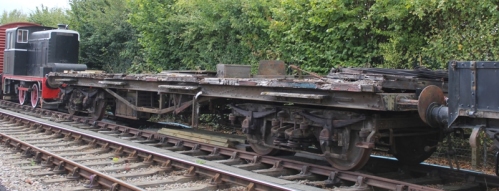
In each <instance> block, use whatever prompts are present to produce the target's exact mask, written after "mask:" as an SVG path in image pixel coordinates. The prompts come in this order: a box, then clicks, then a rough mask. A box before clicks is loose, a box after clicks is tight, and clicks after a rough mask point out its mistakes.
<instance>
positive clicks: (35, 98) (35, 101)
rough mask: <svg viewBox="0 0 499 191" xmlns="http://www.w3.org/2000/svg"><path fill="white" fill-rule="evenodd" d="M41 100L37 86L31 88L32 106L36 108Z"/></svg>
mask: <svg viewBox="0 0 499 191" xmlns="http://www.w3.org/2000/svg"><path fill="white" fill-rule="evenodd" d="M39 100H40V92H39V89H38V85H37V84H33V86H31V106H32V107H33V108H36V106H38V101H39Z"/></svg>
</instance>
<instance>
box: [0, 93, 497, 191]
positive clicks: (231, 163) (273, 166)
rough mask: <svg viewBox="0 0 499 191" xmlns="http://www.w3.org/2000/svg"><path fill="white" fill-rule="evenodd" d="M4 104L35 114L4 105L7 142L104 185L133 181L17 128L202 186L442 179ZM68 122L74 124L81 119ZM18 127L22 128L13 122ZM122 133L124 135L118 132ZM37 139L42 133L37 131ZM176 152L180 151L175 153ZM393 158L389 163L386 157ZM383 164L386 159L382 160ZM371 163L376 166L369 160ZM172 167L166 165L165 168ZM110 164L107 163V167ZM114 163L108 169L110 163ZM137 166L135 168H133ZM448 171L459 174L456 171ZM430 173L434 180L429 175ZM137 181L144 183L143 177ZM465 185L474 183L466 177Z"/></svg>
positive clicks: (360, 184)
mask: <svg viewBox="0 0 499 191" xmlns="http://www.w3.org/2000/svg"><path fill="white" fill-rule="evenodd" d="M0 104H1V105H2V106H3V107H4V108H10V109H13V110H15V111H18V112H21V113H29V114H31V115H34V116H36V117H27V116H23V115H21V114H19V113H14V112H9V111H0V113H2V114H0V117H3V118H4V120H7V121H8V122H9V123H12V122H14V123H16V124H17V125H16V126H12V125H10V126H11V127H4V128H2V129H1V130H0V133H2V134H1V135H2V141H3V142H6V143H8V144H9V145H11V146H13V147H14V148H15V149H16V150H17V151H20V152H21V153H24V156H23V157H27V156H30V155H34V157H35V159H34V161H35V162H40V163H41V164H45V166H47V165H56V167H59V168H60V166H61V165H60V164H61V163H63V164H64V165H63V166H64V169H65V170H64V172H70V174H71V173H73V174H75V173H74V172H75V169H77V171H78V172H77V173H78V174H79V176H77V177H78V178H83V179H88V180H87V181H89V182H92V180H94V181H93V182H94V184H95V185H94V186H99V187H101V188H113V186H114V187H119V188H120V189H123V188H128V187H127V185H121V184H123V182H120V179H117V178H113V176H110V175H108V174H104V173H102V172H100V171H98V170H93V169H95V168H94V167H91V168H90V167H87V166H89V164H88V163H87V164H86V166H82V167H78V168H76V167H77V166H76V165H77V164H73V162H74V160H69V159H65V160H67V161H64V158H62V157H60V158H58V157H54V156H53V157H52V158H51V159H52V162H46V161H47V160H49V158H50V157H49V155H50V154H56V153H53V152H46V153H43V154H37V152H36V151H40V149H41V148H38V147H36V146H35V145H30V144H29V143H26V142H25V143H21V142H23V140H20V139H19V138H15V137H11V136H14V135H16V136H24V135H23V133H24V134H25V133H26V131H27V130H34V131H39V132H40V133H44V134H53V135H51V136H47V137H46V138H47V139H45V140H44V141H50V140H51V139H53V138H57V139H60V140H61V141H64V140H66V141H69V142H71V143H75V142H79V143H83V144H87V145H86V146H81V145H80V146H79V149H82V151H81V152H85V153H86V152H89V151H87V150H86V149H90V148H95V149H94V151H93V152H97V153H100V154H99V156H102V157H104V156H105V157H104V159H109V158H111V159H112V161H111V162H112V163H116V164H115V165H121V166H118V167H113V168H114V170H116V168H119V169H118V170H120V171H123V170H125V171H127V169H126V168H129V169H128V170H132V168H131V167H133V168H134V169H133V170H137V169H135V168H139V167H140V168H143V167H144V164H145V165H146V166H147V167H150V166H151V165H152V167H150V168H151V169H149V170H146V171H150V172H155V174H157V173H165V172H166V171H170V170H171V169H181V170H183V171H184V175H182V177H198V176H199V175H201V176H203V177H207V178H205V179H203V180H204V182H203V180H202V181H201V182H202V184H201V185H200V188H202V189H207V188H218V186H221V185H228V184H230V185H237V186H242V187H243V188H246V189H248V190H251V189H254V190H293V189H295V190H312V189H317V188H316V187H324V186H332V185H340V184H341V183H343V184H344V185H348V186H349V185H352V184H354V185H353V186H349V187H348V189H355V190H371V187H375V188H381V189H388V190H439V189H436V188H432V187H427V186H423V185H426V184H438V183H435V180H434V179H435V178H432V177H424V176H423V177H419V178H418V179H420V180H419V182H418V181H416V179H414V178H412V179H411V180H412V181H413V182H416V183H419V185H418V184H416V183H410V181H407V180H393V174H392V175H391V176H392V177H390V178H392V179H389V178H383V176H385V175H383V174H381V173H379V174H377V175H376V176H375V175H369V174H367V173H359V172H348V171H338V170H336V169H333V168H331V167H328V166H326V165H316V164H313V163H319V162H317V161H314V162H313V163H310V162H302V161H300V160H303V159H297V158H296V157H270V156H257V155H256V154H254V153H251V152H244V151H239V150H235V149H230V148H221V147H215V146H212V145H209V144H203V143H199V142H194V141H189V140H184V139H179V138H175V137H171V136H166V135H160V134H157V133H155V132H149V131H142V130H138V129H133V128H129V127H125V126H120V125H116V124H110V123H106V122H100V121H98V122H94V121H91V120H89V119H88V118H86V117H79V116H71V115H67V114H64V113H58V112H51V111H47V110H41V109H32V108H30V107H24V106H19V105H17V104H14V103H11V102H1V103H0ZM40 118H42V119H40ZM46 119H51V120H55V121H57V122H50V121H47V120H46ZM61 123H65V124H61ZM69 125H73V126H74V127H71V126H69ZM4 126H5V125H4ZM8 126H9V125H8ZM14 127H15V128H17V129H14ZM9 133H10V135H9ZM12 133H14V134H12ZM118 136H119V137H120V138H117V137H118ZM49 137H50V139H49ZM25 139H28V138H25ZM123 139H126V140H123ZM75 140H76V141H75ZM31 141H35V140H33V139H32V140H31ZM40 144H41V143H40ZM74 149H76V148H74ZM66 150H67V149H66ZM60 152H64V151H60ZM40 155H41V156H40ZM116 155H119V156H120V157H116ZM186 155H190V156H186ZM123 156H125V158H123ZM172 156H175V157H173V158H171V157H172ZM192 156H196V157H192ZM106 157H107V158H106ZM168 157H170V158H168ZM94 158H95V157H94ZM185 158H189V159H188V160H187V161H186V163H182V162H180V159H185ZM56 159H57V160H56ZM81 160H83V159H81ZM84 160H87V159H84ZM95 160H100V159H95ZM61 161H63V162H61ZM77 161H78V160H77ZM136 161H140V162H136ZM168 161H169V162H168ZM381 161H383V160H381ZM386 161H389V160H386ZM386 161H385V162H384V163H386ZM94 163H97V166H98V165H99V164H101V163H106V164H109V163H110V161H109V160H108V161H102V162H99V161H97V162H95V161H94ZM23 164H27V162H24V163H23ZM92 164H93V163H92V162H90V165H92ZM127 164H128V165H129V166H128V167H127V166H126V165H127ZM371 164H372V163H371ZM378 164H380V163H379V162H378ZM123 165H124V166H123ZM390 165H391V166H392V167H393V164H390V163H388V166H390ZM42 166H43V165H42ZM367 166H370V165H369V163H368V165H367ZM378 166H381V165H378ZM395 166H396V165H395ZM37 167H38V166H37ZM207 167H211V168H212V170H216V169H225V171H224V172H209V171H208V170H207ZM33 168H35V167H33ZM165 168H166V169H167V170H163V169H165ZM413 168H414V169H416V170H421V169H422V168H418V167H413ZM428 168H429V167H428ZM428 168H425V169H426V170H427V171H426V172H432V173H431V175H432V176H433V177H435V174H436V175H437V176H438V177H439V179H440V181H447V180H453V181H462V180H463V178H464V180H469V177H472V178H473V181H472V182H473V183H475V185H478V186H480V185H482V183H483V182H485V184H486V183H487V182H488V183H489V184H487V185H492V186H499V185H495V183H498V182H499V181H498V179H495V178H494V177H493V176H487V175H480V174H477V173H474V172H465V171H457V172H456V171H452V170H449V169H447V170H445V168H440V169H438V170H436V169H437V167H435V169H428ZM101 169H102V168H101ZM103 169H104V171H106V168H103ZM60 170H62V169H60ZM107 170H108V171H109V169H107ZM139 171H140V170H139ZM56 172H57V171H56ZM450 172H452V173H450ZM173 173H174V174H178V171H174V172H173ZM131 174H132V175H133V173H131ZM387 174H389V173H387ZM423 174H424V173H423ZM132 175H130V176H132ZM231 175H235V176H236V177H235V178H234V177H231ZM262 175H265V176H262ZM449 176H451V177H454V178H450V177H449ZM96 177H98V178H96ZM106 177H109V178H106ZM118 177H119V176H118ZM132 177H133V176H132ZM248 177H263V178H261V179H264V180H261V179H260V180H259V179H253V178H248ZM277 177H279V178H277ZM385 177H389V176H385ZM122 178H123V177H122ZM64 179H67V178H64ZM186 179H188V178H186ZM421 179H426V181H422V180H421ZM430 179H431V180H432V181H428V180H430ZM95 180H98V181H97V183H95ZM235 180H237V181H235ZM299 181H300V182H301V183H306V184H308V185H314V186H315V187H310V186H307V185H304V184H301V183H300V182H299ZM203 183H204V184H203ZM491 183H492V184H491ZM86 185H87V187H88V185H92V184H90V183H87V184H86ZM137 185H139V186H140V185H143V184H137ZM128 186H129V187H130V188H132V189H131V190H134V189H137V186H136V185H135V186H136V187H132V186H134V185H128ZM464 186H468V185H467V184H465V185H464ZM142 187H143V186H142Z"/></svg>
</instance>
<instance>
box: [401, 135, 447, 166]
mask: <svg viewBox="0 0 499 191" xmlns="http://www.w3.org/2000/svg"><path fill="white" fill-rule="evenodd" d="M394 142H395V148H396V149H397V152H396V153H394V154H393V156H394V157H395V158H397V160H398V161H399V162H400V163H402V164H406V165H415V164H419V163H421V162H423V161H425V160H426V159H427V158H428V157H430V156H431V155H432V154H433V152H435V151H436V150H437V148H436V147H433V148H429V149H428V150H426V151H425V147H426V146H434V145H436V144H437V143H438V135H437V134H435V135H420V136H410V137H394Z"/></svg>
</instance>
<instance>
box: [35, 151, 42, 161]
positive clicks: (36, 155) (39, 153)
mask: <svg viewBox="0 0 499 191" xmlns="http://www.w3.org/2000/svg"><path fill="white" fill-rule="evenodd" d="M33 161H35V163H37V164H38V163H40V162H42V152H40V151H36V154H35V156H34V157H33Z"/></svg>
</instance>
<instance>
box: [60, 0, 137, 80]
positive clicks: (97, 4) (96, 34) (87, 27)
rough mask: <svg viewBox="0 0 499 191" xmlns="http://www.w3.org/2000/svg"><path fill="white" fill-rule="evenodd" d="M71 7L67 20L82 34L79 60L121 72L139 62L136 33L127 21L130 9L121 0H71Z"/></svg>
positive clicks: (97, 67)
mask: <svg viewBox="0 0 499 191" xmlns="http://www.w3.org/2000/svg"><path fill="white" fill-rule="evenodd" d="M70 6H71V10H72V11H71V12H70V14H69V16H70V22H71V24H72V26H73V29H74V30H76V31H78V32H79V33H80V35H81V41H80V62H81V63H84V64H87V66H88V67H89V68H93V69H103V70H106V71H108V72H124V71H126V70H127V69H128V68H129V67H130V66H131V65H132V63H133V62H139V61H140V46H139V45H138V42H137V32H135V29H134V28H132V27H131V25H130V24H129V23H128V22H127V20H128V15H129V12H130V10H129V7H128V5H127V4H126V3H125V1H124V0H71V1H70Z"/></svg>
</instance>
